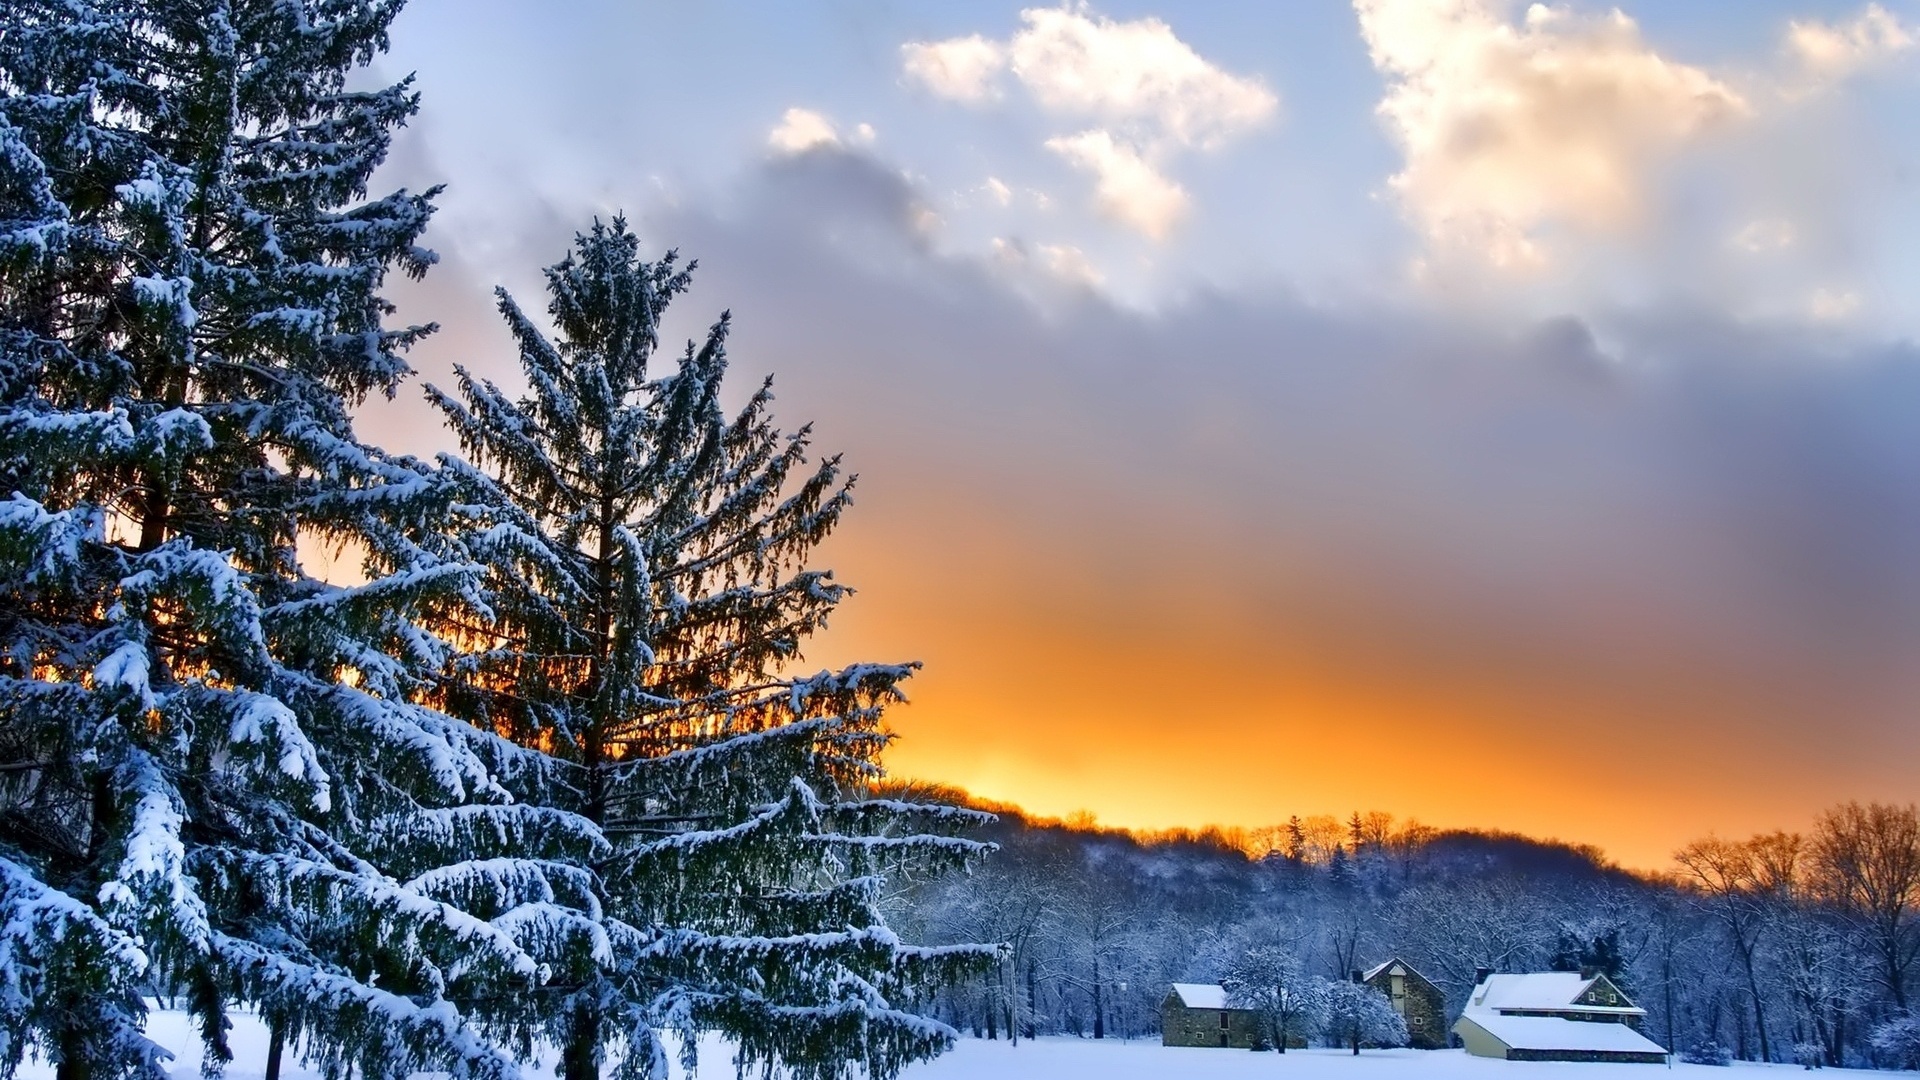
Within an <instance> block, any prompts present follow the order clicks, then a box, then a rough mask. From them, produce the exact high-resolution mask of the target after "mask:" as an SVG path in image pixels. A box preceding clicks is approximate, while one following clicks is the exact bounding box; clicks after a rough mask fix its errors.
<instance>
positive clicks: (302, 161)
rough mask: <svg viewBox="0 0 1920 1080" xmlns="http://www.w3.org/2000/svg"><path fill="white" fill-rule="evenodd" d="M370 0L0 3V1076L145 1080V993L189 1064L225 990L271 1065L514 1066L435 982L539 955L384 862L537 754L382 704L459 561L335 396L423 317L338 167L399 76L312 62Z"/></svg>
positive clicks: (366, 32)
mask: <svg viewBox="0 0 1920 1080" xmlns="http://www.w3.org/2000/svg"><path fill="white" fill-rule="evenodd" d="M397 9H398V4H395V3H378V2H364V0H147V2H135V0H10V2H9V3H7V4H6V5H4V6H0V484H4V495H5V501H4V502H0V1075H9V1074H11V1072H12V1071H13V1069H14V1068H15V1067H16V1066H17V1065H18V1063H19V1062H20V1061H21V1059H22V1057H23V1055H24V1054H26V1053H27V1052H28V1051H29V1050H37V1051H39V1052H41V1053H43V1054H45V1055H46V1056H48V1057H50V1058H52V1059H53V1060H54V1061H56V1062H57V1063H58V1072H59V1075H60V1077H61V1078H62V1080H82V1078H90V1077H116V1076H126V1075H137V1076H143V1077H158V1076H161V1075H164V1073H163V1070H162V1069H161V1066H160V1064H159V1059H160V1057H161V1054H160V1052H159V1051H158V1050H157V1048H156V1047H155V1046H154V1045H153V1044H152V1043H151V1042H149V1041H148V1040H147V1039H146V1038H145V1037H144V1036H143V1034H142V1032H141V1028H142V1021H143V1016H142V1012H143V1009H142V1005H141V998H140V994H141V993H143V992H153V991H155V990H157V989H163V988H165V989H180V990H184V991H186V992H187V994H188V1000H189V1001H190V1002H191V1004H192V1008H193V1010H194V1012H195V1013H196V1014H197V1015H198V1016H199V1018H200V1020H201V1022H202V1024H203V1033H204V1037H205V1040H206V1044H207V1049H206V1053H207V1065H208V1066H209V1068H211V1069H215V1070H217V1069H218V1068H219V1066H220V1065H221V1063H222V1062H223V1061H224V1060H225V1059H226V1058H227V1057H228V1056H229V1055H228V1052H227V1047H226V1044H225V1030H226V1020H225V1015H224V1010H225V1009H226V1007H227V1004H228V1003H229V1002H230V1001H233V1000H235V999H240V1000H246V1001H250V1002H252V1003H254V1004H256V1005H257V1006H259V1007H260V1009H261V1010H262V1013H263V1014H264V1015H265V1016H266V1017H267V1018H268V1020H269V1022H270V1023H271V1024H272V1025H273V1028H274V1030H275V1032H276V1040H275V1051H274V1053H275V1059H276V1060H277V1059H278V1055H279V1052H280V1050H281V1048H282V1047H283V1045H284V1044H286V1043H287V1042H288V1041H289V1040H294V1039H303V1040H304V1045H305V1047H306V1050H307V1052H308V1054H309V1056H311V1057H313V1058H314V1059H316V1060H317V1061H319V1062H320V1063H321V1064H322V1065H325V1066H327V1067H329V1068H331V1069H332V1070H334V1071H335V1072H339V1071H341V1070H344V1069H345V1068H346V1067H347V1066H348V1065H349V1064H352V1065H353V1066H357V1067H358V1068H359V1069H360V1070H361V1072H362V1074H363V1075H366V1076H370V1077H371V1076H388V1075H400V1074H404V1073H405V1072H407V1071H409V1070H413V1069H421V1068H437V1069H445V1070H451V1071H452V1072H454V1073H455V1074H456V1075H459V1076H507V1075H512V1074H513V1073H514V1071H515V1066H514V1064H513V1062H512V1061H511V1060H510V1059H509V1058H507V1057H506V1056H504V1055H502V1054H501V1053H500V1052H499V1051H498V1050H497V1049H495V1048H494V1047H492V1046H490V1045H488V1044H487V1043H486V1042H485V1041H484V1040H482V1039H480V1038H479V1037H478V1036H477V1035H476V1034H475V1033H474V1032H473V1031H472V1030H471V1029H470V1028H469V1027H468V1025H467V1024H466V1023H465V1021H463V1020H462V1018H461V1017H460V1016H459V1014H458V1013H457V1012H455V1011H454V1010H453V1009H452V1008H450V1007H449V1006H448V1004H447V998H448V995H450V994H456V993H464V994H467V995H469V996H477V990H476V988H478V987H480V986H487V987H492V988H494V989H496V990H498V991H500V992H506V991H508V990H509V989H517V988H520V987H523V986H525V985H528V984H530V983H532V982H534V981H536V980H537V979H538V978H539V976H540V974H541V971H540V968H539V965H538V963H537V962H536V961H535V959H534V957H533V955H532V954H531V953H530V952H529V951H528V950H527V949H526V948H523V947H522V946H521V944H520V943H519V942H518V941H516V939H515V937H514V935H513V934H512V933H511V932H510V931H509V930H508V929H503V928H501V927H499V926H496V925H494V924H492V923H490V922H488V921H486V920H484V919H480V918H475V917H473V916H472V915H471V914H470V913H468V912H465V911H462V910H461V909H460V908H458V907H457V906H455V905H453V904H450V903H447V902H445V901H444V900H442V899H436V898H434V897H432V896H429V895H428V894H427V892H426V891H425V890H423V889H422V888H421V887H418V886H415V885H411V884H407V883H404V882H403V881H402V880H401V879H400V878H399V877H397V876H396V875H395V873H393V870H394V869H395V868H397V867H402V866H404V867H406V868H407V869H408V871H409V875H410V876H411V874H412V873H415V872H418V871H420V870H421V869H422V868H424V867H427V866H430V865H440V864H445V863H450V862H455V861H457V860H460V859H465V858H468V857H469V856H471V855H472V854H473V853H474V849H473V846H472V845H471V844H467V843H462V842H461V841H462V840H464V839H469V838H470V837H471V836H472V835H475V834H479V833H481V832H483V831H484V832H486V833H487V834H488V835H491V836H499V837H502V838H504V835H505V834H504V832H503V831H502V830H505V829H507V828H508V827H509V825H511V826H512V827H521V826H526V825H529V824H530V823H532V822H533V821H534V820H536V817H537V816H536V817H529V815H527V814H526V813H523V812H522V811H521V810H520V809H519V808H517V807H515V806H514V805H513V795H512V794H511V793H510V792H509V791H508V789H507V788H506V787H505V786H504V785H503V783H502V782H501V781H502V780H503V779H505V778H507V777H512V778H513V779H514V780H515V782H516V783H518V784H520V785H522V786H523V787H524V788H525V789H527V790H537V789H540V788H542V787H544V786H545V783H546V773H547V771H548V770H547V766H546V764H545V762H544V759H542V758H539V757H538V756H537V755H530V754H527V753H525V752H523V751H521V750H520V749H519V748H517V747H515V746H513V745H512V744H511V743H509V742H507V741H506V740H503V739H499V738H497V737H494V736H491V735H489V734H486V733H482V732H479V731H476V730H474V729H473V728H471V727H470V726H468V725H465V724H462V723H458V722H455V721H452V720H450V719H449V718H447V717H445V716H444V715H441V714H439V713H436V712H434V711H432V710H430V709H428V708H425V707H423V706H421V705H420V704H418V703H417V701H416V700H415V699H417V698H418V697H419V696H420V695H421V693H422V692H423V691H424V689H425V688H426V684H424V683H422V682H421V678H420V677H421V674H422V673H424V672H433V671H437V670H438V669H439V668H440V667H442V666H443V665H444V662H445V649H444V647H443V646H442V644H441V643H440V642H439V641H438V640H437V639H435V638H434V637H433V636H432V635H431V634H429V633H427V632H425V631H424V630H422V629H421V627H420V625H419V624H418V623H417V621H416V616H418V615H421V614H423V613H424V612H426V611H427V610H429V609H437V608H439V607H441V606H443V605H447V604H459V603H461V602H462V598H463V597H469V598H470V593H471V590H472V588H473V585H474V568H472V567H470V566H467V565H465V564H463V563H460V562H458V561H449V560H446V559H444V558H441V557H439V556H438V555H436V554H435V545H436V539H435V537H436V535H437V531H438V530H439V528H440V526H441V518H442V517H443V516H444V512H445V508H446V504H445V497H446V494H447V491H448V490H449V489H447V488H446V487H445V486H444V485H442V484H440V483H439V482H437V481H436V480H435V478H434V477H433V475H432V474H431V473H430V472H429V471H428V470H426V469H424V468H423V467H420V466H418V465H416V464H414V463H411V462H407V461H401V460H391V459H388V458H385V457H383V456H382V455H380V454H378V453H377V452H375V451H373V450H371V449H368V448H366V447H363V446H362V445H360V444H359V443H358V442H357V440H356V439H355V438H354V436H353V432H352V428H351V425H350V424H349V421H348V410H349V409H350V407H351V406H352V405H353V404H354V403H355V402H356V401H358V400H360V399H361V398H362V397H363V396H364V395H366V394H368V393H370V392H385V393H391V392H392V391H393V390H394V388H395V386H396V385H397V383H398V382H399V380H400V379H401V378H402V377H403V376H404V375H405V374H406V373H407V367H406V365H405V363H404V361H403V360H402V359H401V355H400V354H401V353H402V351H404V350H405V348H406V347H407V346H408V345H409V344H410V343H412V342H413V341H414V340H415V339H417V338H418V337H419V336H420V335H421V334H423V333H425V332H426V330H427V329H428V328H423V327H408V328H400V329H390V328H388V327H386V326H385V325H384V323H383V320H384V318H385V317H386V316H387V315H388V314H389V313H390V306H389V305H388V304H387V302H386V301H385V300H383V299H382V298H381V295H380V289H381V288H382V284H383V281H384V280H385V278H386V275H387V274H388V273H390V272H392V271H394V270H399V271H403V272H406V273H410V274H415V275H417V274H420V273H422V272H424V270H425V269H426V267H427V266H428V264H429V263H430V262H431V261H432V256H431V254H430V253H429V252H427V251H424V250H422V249H421V248H420V247H418V246H417V244H416V240H417V238H418V236H419V234H420V232H421V230H422V229H423V228H424V226H425V224H426V222H427V218H428V215H429V213H430V210H431V205H430V198H431V195H432V192H427V193H423V194H413V193H408V192H405V191H399V192H394V193H391V194H388V195H385V196H382V197H377V198H374V197H369V196H368V192H367V185H368V179H369V176H370V175H371V173H372V172H373V170H374V168H375V167H376V166H377V165H378V164H379V163H380V161H381V160H382V158H383V157H384V155H385V153H386V150H387V146H388V142H389V139H390V136H391V133H392V131H393V129H394V128H395V127H396V126H398V125H399V124H401V123H402V122H404V121H405V119H406V118H407V117H408V116H410V115H411V114H412V113H413V111H414V109H415V108H416V104H417V102H416V97H415V94H414V93H413V91H412V90H411V88H410V87H409V86H408V85H407V84H406V83H404V82H403V83H400V84H398V85H394V86H389V87H386V88H384V89H374V90H368V91H359V90H350V89H348V88H347V77H348V75H349V73H350V72H351V71H353V70H354V69H355V68H357V67H359V66H361V65H363V64H365V63H366V62H367V61H369V60H370V59H371V57H372V56H373V55H374V54H375V53H376V52H377V51H378V50H380V49H382V48H384V46H385V43H386V33H387V27H388V25H389V23H390V22H391V20H392V19H393V17H394V15H395V13H396V12H397ZM303 538H305V539H308V540H314V541H319V542H322V543H330V544H349V545H352V546H353V547H354V548H355V549H356V550H361V551H364V552H365V553H366V559H365V565H364V567H363V570H364V572H365V576H366V581H365V582H364V583H362V584H357V585H354V586H352V587H345V586H340V585H333V584H328V583H326V582H322V581H319V580H316V579H315V578H314V577H313V576H311V575H309V574H308V573H307V572H306V571H305V570H304V569H303V566H302V563H301V557H300V542H301V541H302V539H303ZM552 817H553V815H548V817H547V818H538V819H537V820H538V823H539V824H540V826H541V830H542V835H552V836H558V835H560V834H561V833H563V832H565V831H566V828H567V827H566V824H565V822H564V821H563V820H562V821H560V822H559V823H558V824H556V823H555V821H554V820H548V818H552ZM556 820H558V819H556ZM476 823H489V824H491V825H494V826H497V827H495V828H490V829H486V830H482V829H478V828H476V827H475V826H476ZM557 842H558V841H556V843H557ZM594 842H595V835H594V831H593V830H592V829H591V828H590V827H588V826H586V825H585V824H584V823H583V824H582V825H581V826H580V827H577V828H573V829H572V830H571V837H570V839H569V840H568V841H567V844H568V845H570V846H573V847H576V848H579V849H580V850H583V851H590V850H591V849H592V848H593V844H594Z"/></svg>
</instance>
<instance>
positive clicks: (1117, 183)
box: [1047, 128, 1188, 240]
mask: <svg viewBox="0 0 1920 1080" xmlns="http://www.w3.org/2000/svg"><path fill="white" fill-rule="evenodd" d="M1047 149H1049V150H1052V151H1053V152H1054V153H1056V154H1059V155H1060V156H1061V157H1064V158H1066V159H1067V160H1068V161H1070V162H1072V163H1073V164H1074V165H1076V166H1078V167H1080V168H1082V169H1085V170H1087V171H1089V172H1091V173H1093V174H1094V176H1096V177H1097V178H1098V180H1097V182H1096V183H1095V185H1094V191H1093V197H1094V205H1095V206H1097V207H1098V208H1099V210H1100V212H1101V213H1103V214H1105V215H1107V216H1108V217H1110V218H1112V219H1114V220H1115V221H1118V222H1121V223H1122V224H1125V225H1127V226H1130V227H1132V228H1134V229H1137V230H1138V231H1139V232H1141V233H1142V234H1144V235H1146V236H1148V237H1150V238H1152V239H1155V240H1159V239H1162V238H1164V237H1165V236H1166V235H1167V233H1169V232H1171V231H1172V229H1173V227H1174V225H1175V224H1177V223H1178V222H1179V220H1180V219H1181V218H1182V217H1183V216H1185V214H1186V212H1187V206H1188V199H1187V193H1186V191H1185V190H1184V189H1182V188H1181V187H1180V185H1179V184H1177V183H1175V182H1173V181H1172V180H1169V179H1167V178H1166V177H1165V176H1163V175H1161V173H1160V172H1159V171H1158V170H1157V169H1155V168H1154V167H1153V165H1152V164H1151V163H1150V162H1149V161H1147V159H1146V158H1144V157H1142V156H1141V154H1140V153H1139V151H1137V150H1135V149H1134V148H1133V147H1131V146H1128V145H1127V144H1125V143H1123V142H1120V141H1118V140H1116V139H1115V138H1114V137H1113V134H1112V133H1111V132H1109V131H1106V130H1104V129H1101V128H1094V129H1093V130H1091V131H1083V132H1081V133H1080V134H1078V135H1065V136H1057V137H1055V138H1051V139H1048V140H1047Z"/></svg>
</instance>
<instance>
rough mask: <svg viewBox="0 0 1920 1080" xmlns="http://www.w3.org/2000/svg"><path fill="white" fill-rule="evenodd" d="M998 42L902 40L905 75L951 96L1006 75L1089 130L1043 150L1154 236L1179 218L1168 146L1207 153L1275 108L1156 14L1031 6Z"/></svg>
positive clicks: (966, 94)
mask: <svg viewBox="0 0 1920 1080" xmlns="http://www.w3.org/2000/svg"><path fill="white" fill-rule="evenodd" d="M1020 19H1021V22H1022V23H1023V24H1024V25H1023V26H1022V28H1021V29H1020V30H1018V31H1016V32H1015V33H1014V34H1013V35H1012V37H1010V38H1009V39H1008V40H1006V41H1004V42H1000V41H993V40H989V39H987V38H985V37H982V36H981V35H979V34H973V35H970V36H968V37H958V38H949V39H946V40H944V41H934V42H909V43H907V44H906V45H903V46H901V56H902V64H903V67H904V69H905V71H906V74H907V76H908V77H909V78H911V79H913V80H915V81H917V82H919V83H920V84H921V85H923V86H925V87H926V88H927V89H928V90H930V91H932V92H933V93H934V94H936V95H938V96H940V97H944V98H947V99H949V100H953V101H958V102H962V103H965V104H970V105H980V104H984V103H987V102H990V101H994V100H997V99H998V98H999V97H1000V96H1001V92H1000V89H999V78H1000V76H1001V75H1002V74H1003V73H1010V74H1011V75H1012V76H1013V78H1014V79H1015V81H1016V82H1018V84H1019V85H1020V86H1021V87H1022V88H1023V89H1024V90H1025V91H1026V93H1027V95H1028V97H1029V98H1030V99H1031V100H1032V101H1033V102H1034V103H1035V104H1036V105H1038V106H1039V108H1040V109H1041V111H1042V112H1044V113H1045V114H1047V115H1048V116H1050V117H1054V118H1056V119H1060V120H1069V121H1073V122H1074V123H1076V124H1085V123H1088V122H1092V123H1093V124H1094V125H1095V126H1094V127H1092V128H1089V129H1086V130H1083V131H1080V132H1079V133H1077V134H1064V133H1063V134H1061V135H1058V136H1055V137H1052V138H1049V139H1048V140H1047V142H1046V145H1047V147H1048V148H1049V149H1051V150H1053V151H1054V152H1056V153H1058V154H1060V155H1062V156H1063V157H1065V158H1066V159H1067V160H1069V161H1071V162H1073V163H1074V164H1076V165H1078V166H1080V167H1081V168H1084V169H1086V170H1088V171H1090V172H1092V173H1093V174H1094V175H1095V177H1096V178H1097V179H1096V183H1095V188H1094V201H1095V204H1096V206H1097V207H1098V208H1099V209H1100V210H1101V211H1102V212H1103V213H1105V214H1106V215H1107V216H1109V217H1111V218H1112V219H1114V220H1115V221H1118V222H1120V223H1122V224H1125V225H1128V226H1130V227H1132V228H1134V229H1136V230H1138V231H1140V232H1141V233H1143V234H1145V235H1147V236H1148V237H1151V238H1153V239H1162V238H1164V237H1165V236H1166V235H1167V233H1168V232H1169V231H1170V230H1171V228H1172V227H1173V225H1174V224H1175V223H1176V222H1177V221H1178V220H1179V219H1180V218H1181V217H1182V216H1183V215H1184V214H1185V212H1186V210H1187V205H1188V200H1187V196H1186V192H1185V191H1184V190H1182V189H1181V187H1180V185H1179V184H1178V183H1176V182H1175V181H1173V180H1171V179H1168V178H1167V177H1166V176H1165V175H1164V172H1163V170H1164V168H1165V164H1166V162H1167V161H1168V160H1169V159H1171V158H1172V157H1173V156H1174V155H1175V154H1176V153H1177V152H1180V151H1185V150H1195V149H1198V150H1212V149H1216V148H1218V147H1220V146H1222V145H1224V144H1226V143H1227V142H1229V141H1231V140H1232V139H1234V138H1237V137H1239V136H1241V135H1244V134H1245V133H1247V132H1249V131H1251V130H1253V129H1255V128H1257V127H1259V126H1260V125H1262V124H1264V123H1266V122H1267V121H1268V120H1270V119H1271V118H1272V117H1273V116H1274V114H1275V113H1276V112H1278V110H1279V105H1280V99H1279V98H1278V97H1277V96H1276V95H1275V94H1274V93H1273V91H1272V90H1270V89H1268V87H1267V85H1266V83H1265V82H1263V81H1262V80H1260V79H1258V78H1249V77H1245V76H1240V75H1235V74H1232V73H1230V72H1227V71H1224V70H1222V69H1221V68H1219V67H1218V66H1216V65H1214V64H1213V63H1211V62H1210V61H1208V60H1207V59H1206V58H1204V57H1202V56H1201V55H1200V54H1199V53H1197V52H1195V51H1194V50H1193V47H1192V46H1190V45H1188V44H1187V43H1186V42H1184V41H1181V40H1180V38H1179V37H1178V36H1176V35H1175V34H1174V32H1173V28H1172V27H1171V26H1169V25H1167V24H1166V23H1165V22H1162V21H1161V20H1159V19H1156V18H1151V17H1149V18H1143V19H1136V20H1132V21H1127V22H1117V21H1115V20H1112V19H1108V18H1105V17H1103V16H1099V15H1096V14H1093V13H1092V12H1090V11H1089V10H1088V9H1087V8H1086V7H1084V6H1080V7H1063V8H1028V9H1026V10H1024V11H1022V12H1021V13H1020Z"/></svg>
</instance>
